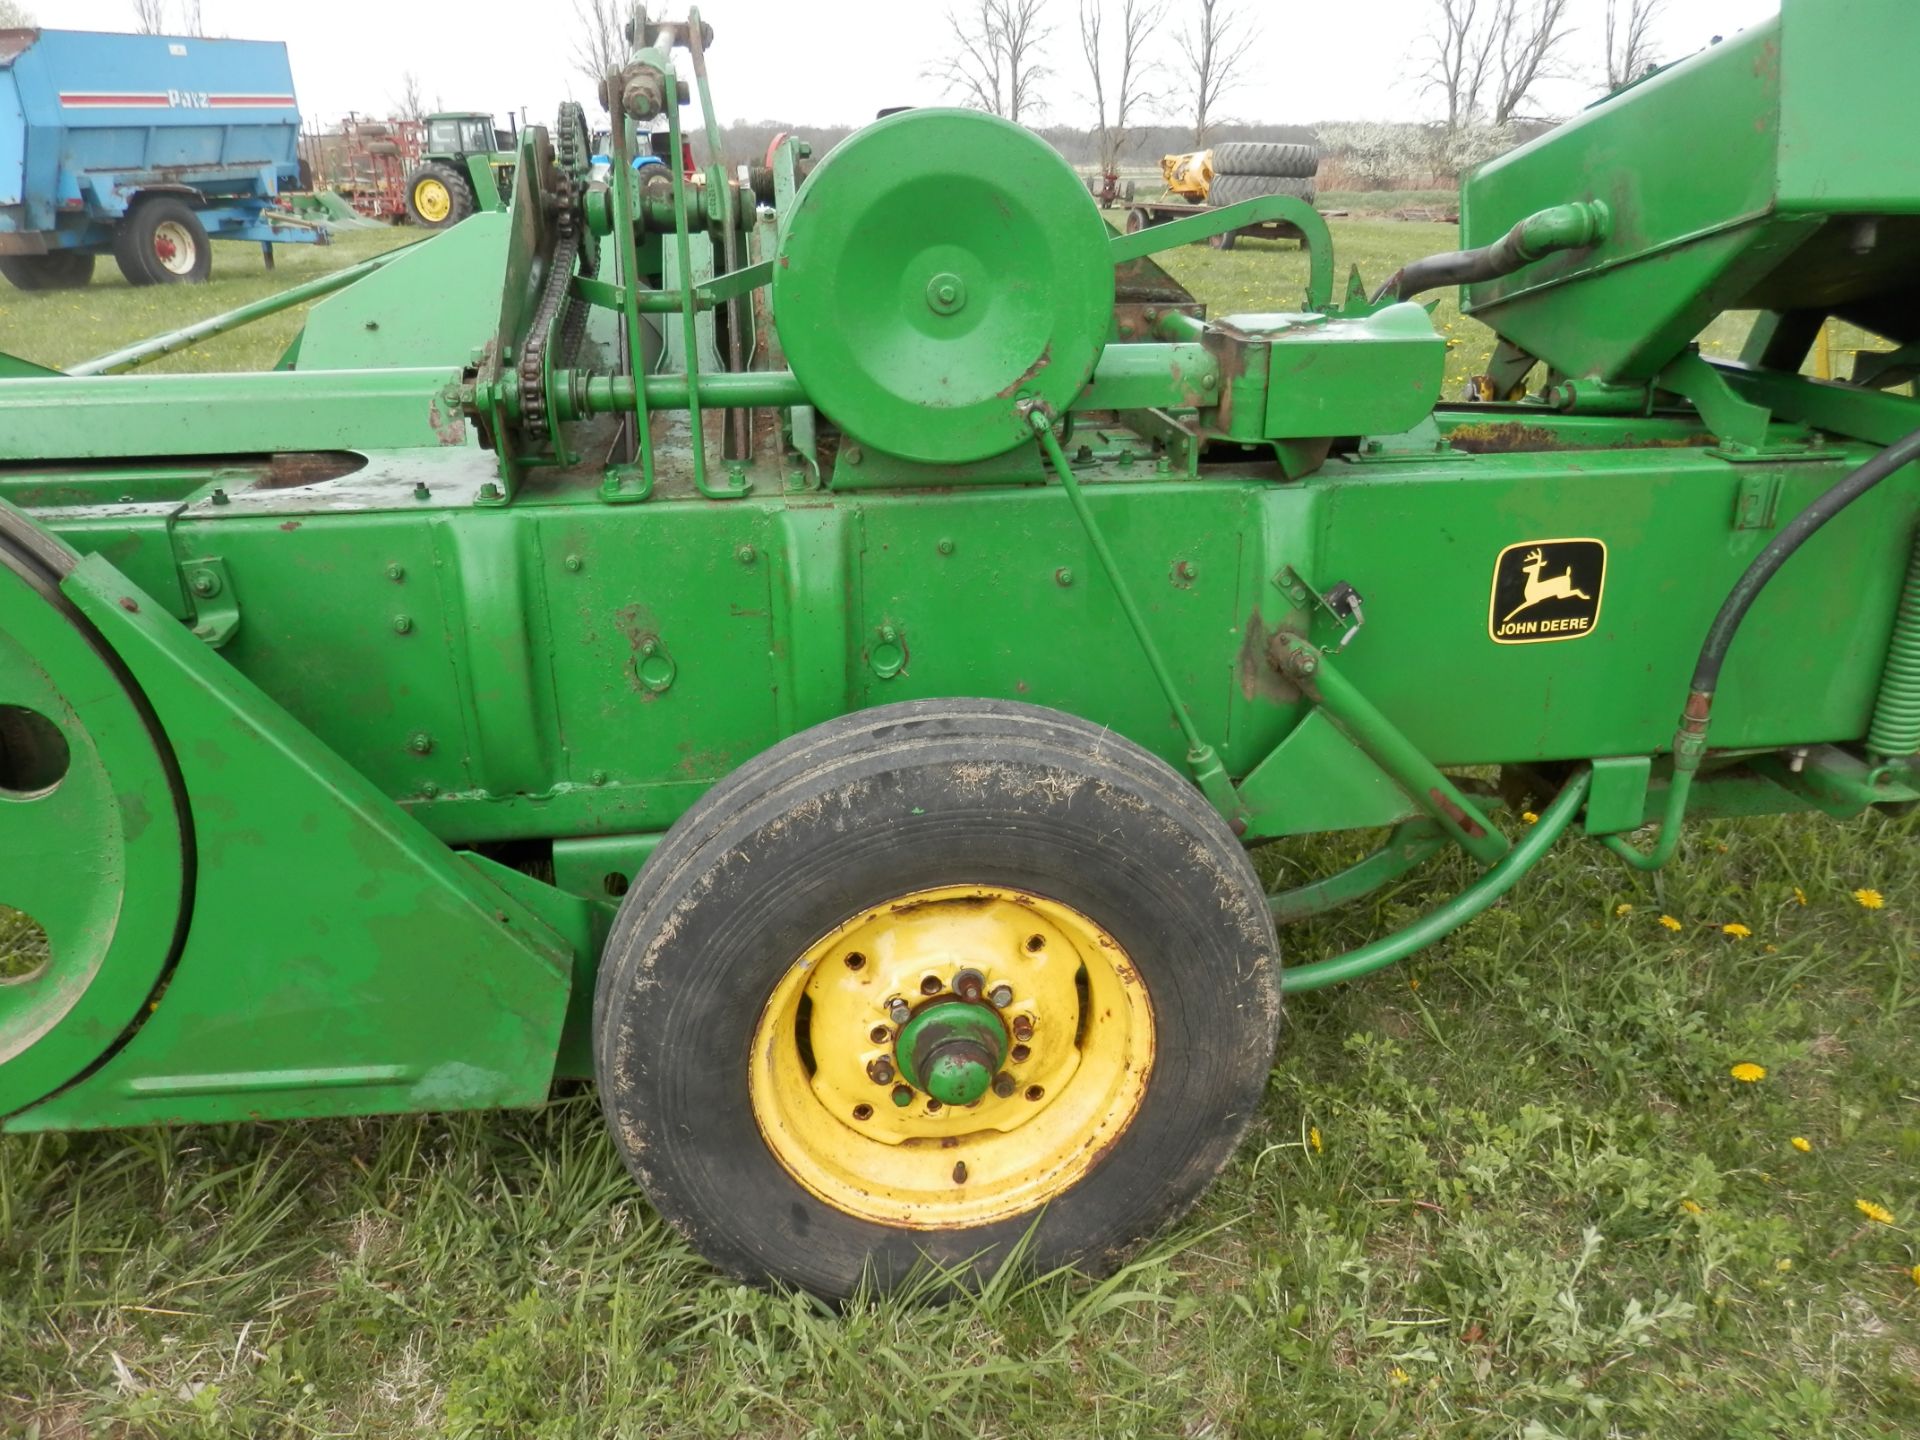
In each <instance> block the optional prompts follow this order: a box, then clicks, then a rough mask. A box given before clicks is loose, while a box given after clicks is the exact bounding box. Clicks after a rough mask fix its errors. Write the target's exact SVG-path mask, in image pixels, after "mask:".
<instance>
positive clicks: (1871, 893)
mask: <svg viewBox="0 0 1920 1440" xmlns="http://www.w3.org/2000/svg"><path fill="white" fill-rule="evenodd" d="M1853 899H1854V903H1855V904H1857V905H1858V906H1859V907H1860V908H1861V909H1862V910H1878V909H1879V908H1880V907H1881V906H1883V905H1885V904H1886V903H1887V897H1886V896H1884V895H1882V894H1881V893H1880V892H1879V891H1878V890H1856V891H1854V892H1853Z"/></svg>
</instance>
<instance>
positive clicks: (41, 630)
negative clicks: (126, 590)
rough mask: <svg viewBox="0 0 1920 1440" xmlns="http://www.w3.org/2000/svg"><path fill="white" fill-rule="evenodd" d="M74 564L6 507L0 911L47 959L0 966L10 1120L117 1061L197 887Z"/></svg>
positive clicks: (140, 713)
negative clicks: (80, 603) (34, 936)
mask: <svg viewBox="0 0 1920 1440" xmlns="http://www.w3.org/2000/svg"><path fill="white" fill-rule="evenodd" d="M73 564H74V556H73V554H72V552H70V551H68V550H66V549H65V548H64V547H62V546H60V545H59V544H58V543H57V542H55V541H52V540H51V539H49V537H47V536H46V535H45V533H44V532H42V531H39V530H37V529H35V528H34V527H33V526H32V525H31V523H29V522H28V521H26V520H25V519H23V518H22V517H20V516H19V515H18V514H17V513H15V512H12V511H9V510H7V509H6V508H5V507H4V506H0V905H5V906H7V907H9V908H11V909H13V910H17V911H20V912H22V913H23V914H25V915H26V916H27V917H28V918H29V919H30V920H32V921H33V922H34V923H35V925H36V926H37V927H38V930H39V931H41V932H44V934H45V937H46V943H45V951H44V954H40V953H39V952H38V949H37V947H36V950H35V952H34V953H33V954H31V955H25V954H23V953H22V952H20V951H18V950H15V951H14V953H11V954H6V955H0V1115H6V1114H9V1113H11V1112H13V1111H15V1110H18V1109H20V1108H22V1107H23V1106H26V1105H29V1104H32V1103H33V1102H34V1101H35V1100H38V1099H40V1098H42V1097H43V1096H45V1095H48V1094H50V1093H51V1092H53V1091H54V1090H57V1089H58V1088H59V1087H60V1086H62V1085H64V1084H66V1083H67V1082H68V1081H70V1080H72V1079H73V1078H74V1077H75V1076H77V1075H79V1074H80V1073H81V1072H82V1071H84V1070H86V1069H87V1068H88V1067H89V1066H91V1065H92V1064H93V1063H94V1062H95V1061H97V1060H98V1059H100V1058H101V1057H102V1056H104V1055H105V1054H107V1053H109V1052H110V1051H111V1050H112V1048H113V1047H114V1046H115V1044H116V1043H117V1042H118V1040H119V1039H120V1037H121V1036H122V1035H123V1034H124V1033H125V1032H126V1031H127V1029H128V1028H129V1027H130V1026H131V1025H133V1024H134V1023H135V1022H136V1021H137V1020H138V1019H139V1018H140V1016H141V1015H142V1014H143V1012H144V1010H145V1008H146V1006H147V1005H148V1003H149V1001H150V1000H151V999H152V997H153V995H154V991H155V989H156V987H157V986H158V985H159V984H160V982H161V980H162V978H163V977H164V975H165V973H166V968H167V965H168V964H169V962H170V960H171V959H172V957H173V955H174V953H175V950H176V947H177V944H178V939H179V931H180V929H181V919H182V915H183V913H184V909H185V906H186V903H187V890H188V885H189V876H190V872H191V841H190V839H189V837H188V834H187V829H186V825H185V823H184V817H185V815H186V813H187V812H186V806H185V803H184V800H183V798H182V796H181V792H180V782H179V777H178V774H177V772H176V770H175V767H174V763H173V755H172V750H171V748H170V747H169V746H168V744H167V742H166V739H165V737H164V736H163V735H162V734H161V733H160V731H159V727H158V725H157V724H156V722H155V720H154V718H153V715H152V712H151V711H150V709H149V708H148V706H147V703H146V701H145V699H144V698H143V697H142V696H141V694H140V692H139V689H138V687H137V686H135V684H134V682H133V680H132V678H131V677H130V676H129V675H128V674H127V672H126V670H125V667H124V666H122V665H121V664H120V662H119V660H118V659H117V658H116V657H115V655H114V653H113V651H112V649H111V648H110V647H109V646H108V645H107V643H106V641H105V640H104V639H103V638H102V637H101V635H100V633H99V632H98V631H97V630H96V629H95V628H94V627H93V626H92V625H91V624H90V623H89V622H88V621H87V620H86V619H85V617H83V616H82V615H81V613H80V612H79V610H78V609H76V608H75V607H74V606H73V604H72V603H71V602H70V601H69V600H68V599H67V598H66V596H65V595H63V594H62V592H61V590H60V582H61V580H62V578H63V577H64V576H65V574H66V573H67V572H68V571H69V570H70V569H71V568H72V566H73Z"/></svg>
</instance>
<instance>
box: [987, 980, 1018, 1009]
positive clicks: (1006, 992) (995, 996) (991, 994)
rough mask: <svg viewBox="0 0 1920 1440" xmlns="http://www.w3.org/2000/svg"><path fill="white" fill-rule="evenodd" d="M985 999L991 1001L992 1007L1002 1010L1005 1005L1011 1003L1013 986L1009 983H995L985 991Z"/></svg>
mask: <svg viewBox="0 0 1920 1440" xmlns="http://www.w3.org/2000/svg"><path fill="white" fill-rule="evenodd" d="M987 999H988V1000H990V1001H992V1002H993V1008H994V1009H996V1010H1004V1009H1006V1008H1007V1006H1009V1005H1011V1004H1013V987H1012V986H1011V985H996V986H994V987H993V989H991V990H989V991H988V992H987Z"/></svg>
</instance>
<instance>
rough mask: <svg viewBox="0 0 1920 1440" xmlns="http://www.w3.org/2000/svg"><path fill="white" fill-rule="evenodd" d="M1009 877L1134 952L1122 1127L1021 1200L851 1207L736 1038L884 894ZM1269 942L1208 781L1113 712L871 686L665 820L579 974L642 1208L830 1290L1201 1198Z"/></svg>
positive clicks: (1139, 1225)
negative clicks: (753, 1081) (1102, 717)
mask: <svg viewBox="0 0 1920 1440" xmlns="http://www.w3.org/2000/svg"><path fill="white" fill-rule="evenodd" d="M953 883H979V884H1008V885H1015V886H1019V887H1022V888H1024V889H1027V890H1029V891H1037V892H1039V893H1042V894H1045V895H1047V896H1049V897H1051V898H1053V899H1056V900H1059V901H1061V902H1064V903H1066V904H1069V905H1073V906H1075V907H1077V908H1078V909H1080V910H1081V912H1082V913H1084V914H1085V915H1087V916H1088V917H1089V918H1090V919H1091V920H1092V921H1093V922H1094V923H1095V924H1097V925H1099V926H1101V927H1102V928H1103V929H1105V930H1106V931H1107V932H1108V933H1110V934H1111V935H1112V936H1113V937H1114V938H1115V939H1116V940H1117V941H1118V942H1119V943H1120V945H1121V946H1122V947H1123V948H1124V949H1125V950H1126V951H1127V953H1128V955H1129V957H1130V958H1131V960H1132V962H1133V964H1134V967H1135V969H1136V971H1137V972H1138V974H1139V976H1140V979H1141V980H1142V981H1143V983H1144V984H1145V986H1146V989H1147V992H1148V994H1149V996H1150V997H1151V1002H1152V1006H1153V1013H1154V1032H1155V1037H1156V1039H1155V1054H1154V1061H1153V1069H1152V1071H1151V1074H1150V1078H1149V1081H1148V1085H1147V1089H1146V1093H1145V1094H1144V1096H1143V1097H1142V1099H1141V1101H1140V1108H1139V1110H1138V1111H1137V1112H1136V1114H1135V1116H1134V1118H1133V1120H1132V1122H1131V1124H1130V1125H1129V1126H1128V1128H1127V1129H1126V1130H1124V1131H1122V1132H1121V1133H1120V1134H1119V1136H1118V1137H1117V1138H1116V1139H1115V1140H1114V1141H1113V1142H1112V1143H1111V1145H1110V1147H1109V1149H1108V1151H1107V1153H1106V1154H1105V1155H1104V1156H1103V1157H1102V1158H1101V1159H1100V1160H1099V1161H1098V1162H1097V1164H1096V1165H1095V1166H1094V1168H1093V1169H1091V1170H1090V1171H1089V1172H1088V1173H1087V1174H1086V1175H1084V1176H1083V1177H1082V1178H1081V1179H1080V1180H1079V1181H1078V1182H1077V1183H1075V1184H1073V1185H1072V1186H1070V1187H1069V1188H1068V1189H1066V1190H1064V1191H1062V1192H1060V1193H1058V1194H1056V1195H1055V1196H1054V1197H1053V1198H1052V1200H1051V1202H1050V1203H1049V1204H1048V1205H1046V1206H1045V1207H1044V1209H1043V1210H1042V1211H1040V1212H1039V1213H1037V1214H1036V1213H1027V1214H1024V1215H1019V1216H1014V1217H1011V1218H1008V1219H1005V1220H1001V1221H996V1222H994V1223H991V1224H986V1225H980V1226H974V1227H969V1228H964V1229H948V1230H914V1229H908V1228H904V1227H900V1228H896V1227H893V1226H888V1225H884V1224H880V1223H876V1222H874V1221H871V1220H867V1219H864V1218H860V1217H856V1216H852V1215H849V1214H847V1213H845V1212H843V1211H841V1210H838V1209H836V1208H834V1207H832V1206H830V1205H828V1204H827V1203H825V1202H823V1201H822V1200H820V1199H818V1198H817V1197H816V1196H815V1195H814V1194H813V1193H812V1192H811V1191H809V1190H807V1189H805V1188H803V1187H802V1186H801V1185H800V1184H799V1183H798V1182H797V1181H796V1180H795V1179H793V1177H792V1176H791V1175H790V1174H789V1173H788V1172H787V1170H786V1169H785V1168H784V1167H783V1166H782V1165H781V1163H780V1162H779V1160H778V1159H776V1158H775V1156H774V1154H773V1153H772V1151H771V1150H770V1149H769V1148H768V1146H767V1144H766V1143H765V1141H764V1140H763V1139H762V1138H761V1135H760V1131H759V1128H758V1126H757V1124H756V1122H755V1120H754V1117H753V1112H752V1108H751V1104H750V1100H749V1096H748V1082H747V1076H748V1068H749V1049H750V1045H751V1040H752V1036H753V1033H754V1029H755V1026H756V1024H757V1023H758V1020H759V1017H760V1014H761V1011H762V1010H763V1008H764V1006H765V1003H766V1000H767V998H768V996H769V995H770V994H771V993H772V991H773V988H774V987H775V985H776V984H777V982H778V981H779V980H780V979H781V978H782V976H783V975H785V974H786V973H787V971H788V969H789V967H790V966H791V965H792V964H793V962H794V961H795V959H796V958H797V957H798V956H800V955H801V954H802V953H803V952H804V951H805V950H806V949H807V948H808V947H809V946H811V945H812V944H814V943H816V942H817V941H818V940H819V938H820V937H821V936H823V935H825V934H827V933H829V932H830V931H831V930H832V929H833V928H834V927H835V926H837V925H839V924H841V923H842V922H844V921H845V920H847V919H848V918H849V917H851V916H854V915H857V914H858V913H859V912H860V911H861V910H862V909H865V908H866V907H867V906H869V905H870V904H872V903H874V902H875V901H877V900H880V899H883V898H891V897H893V896H897V895H900V894H902V893H903V892H907V891H912V890H917V889H921V888H926V887H931V886H936V885H944V884H953ZM1277 951H1278V943H1277V941H1276V940H1275V938H1274V931H1273V923H1272V919H1271V917H1270V914H1269V912H1268V908H1267V903H1266V897H1265V895H1264V894H1263V892H1262V890H1261V886H1260V882H1259V880H1258V879H1257V878H1256V876H1255V875H1254V871H1253V867H1252V865H1251V863H1250V862H1249V861H1248V859H1247V856H1246V853H1245V851H1244V850H1243V849H1242V848H1241V846H1240V845H1239V843H1238V842H1237V841H1236V840H1235V839H1234V837H1233V835H1232V834H1231V833H1230V832H1229V831H1228V829H1227V827H1226V825H1225V823H1224V822H1223V821H1222V820H1221V819H1220V817H1219V816H1218V815H1217V814H1216V813H1215V812H1214V811H1213V810H1212V809H1211V807H1209V806H1208V805H1207V804H1206V803H1205V801H1204V800H1203V799H1202V798H1201V796H1200V794H1199V792H1198V791H1197V790H1195V789H1194V787H1193V786H1192V785H1191V784H1189V783H1188V782H1187V781H1186V780H1184V779H1182V778H1181V777H1180V776H1179V775H1177V774H1176V773H1174V771H1173V770H1172V769H1171V768H1170V767H1169V766H1168V765H1167V764H1166V763H1165V762H1163V761H1161V760H1159V759H1157V758H1156V757H1154V756H1152V755H1149V754H1148V753H1147V752H1146V751H1144V750H1142V749H1140V748H1139V747H1138V746H1136V745H1134V744H1133V743H1131V742H1130V741H1127V740H1124V739H1121V738H1120V737H1118V736H1116V735H1115V734H1114V733H1113V732H1112V731H1110V730H1107V729H1103V728H1101V727H1099V726H1096V725H1090V724H1088V723H1087V722H1086V721H1084V720H1080V719H1077V718H1075V717H1073V716H1069V715H1065V714H1062V713H1060V712H1058V711H1053V710H1045V709H1041V708H1039V707H1037V706H1031V705H1018V704H1011V703H1007V702H1002V701H990V700H927V701H913V702H909V703H905V704H898V705H886V706H882V707H879V708H878V709H874V710H867V711H861V712H858V713H856V714H853V715H848V716H844V717H842V718H840V719H837V720H831V721H828V722H827V723H825V724H823V725H818V726H816V727H814V728H813V729H811V730H808V731H805V732H803V733H801V734H799V735H796V736H794V737H793V738H791V739H790V740H787V741H785V742H783V743H782V744H780V745H777V746H775V747H774V748H773V749H771V750H769V751H767V752H766V753H765V754H763V755H761V756H759V757H758V758H757V759H755V760H753V761H751V762H749V763H748V764H746V765H744V766H742V767H741V768H740V769H739V770H737V771H735V772H734V773H733V774H732V775H731V776H729V777H728V778H727V779H726V780H725V781H723V782H721V784H719V785H717V786H715V787H714V789H713V790H711V791H710V792H708V794H707V795H706V796H705V797H704V798H703V799H702V800H701V801H700V802H699V803H698V804H697V805H695V806H694V808H693V809H692V810H690V811H688V812H687V814H686V815H685V816H684V817H683V818H682V819H681V820H680V822H679V823H678V824H676V825H675V826H674V827H673V829H672V830H670V831H669V832H668V834H667V836H666V838H665V839H664V840H663V841H662V842H661V844H660V847H659V849H658V850H657V851H656V852H655V853H654V855H653V858H652V859H651V860H650V861H649V862H648V864H647V866H646V868H645V869H644V870H643V871H642V872H641V874H640V876H639V878H638V880H637V881H636V882H635V883H634V884H633V887H632V888H631V889H630V890H629V891H628V892H627V896H626V899H625V900H624V901H623V903H622V904H621V907H620V913H619V915H618V917H617V918H616V919H615V921H614V926H613V932H612V934H611V935H610V936H609V938H608V940H607V946H606V950H605V953H604V956H603V958H602V962H601V966H600V975H599V981H598V987H597V989H596V992H595V996H594V1019H593V1034H594V1063H595V1070H596V1074H597V1076H598V1079H599V1085H600V1097H601V1104H602V1105H603V1107H604V1108H605V1110H606V1114H607V1120H608V1124H609V1126H610V1127H611V1129H612V1132H613V1137H614V1141H615V1143H616V1144H617V1146H618V1147H619V1149H620V1152H621V1155H622V1156H623V1157H624V1158H625V1160H626V1163H627V1166H628V1168H629V1169H630V1170H631V1171H632V1173H633V1175H634V1178H635V1179H636V1180H637V1181H638V1182H639V1183H640V1185H641V1186H642V1187H643V1188H644V1189H645V1190H646V1192H647V1194H648V1196H649V1197H650V1199H651V1200H652V1202H653V1204H654V1205H655V1207H656V1208H657V1209H658V1210H659V1211H660V1213H661V1214H662V1215H663V1216H665V1217H666V1218H667V1219H668V1220H669V1221H671V1222H672V1223H673V1225H674V1226H675V1227H676V1228H678V1229H679V1230H680V1232H681V1233H682V1234H684V1235H685V1236H686V1237H687V1239H688V1241H689V1242H690V1243H691V1244H692V1245H693V1246H694V1248H695V1249H697V1250H698V1251H699V1252H700V1253H701V1254H703V1255H705V1256H706V1257H707V1258H708V1259H709V1260H710V1261H712V1262H713V1263H714V1264H715V1265H717V1266H718V1267H719V1268H720V1269H722V1270H724V1271H726V1272H728V1273H730V1274H732V1275H734V1276H737V1277H739V1278H741V1279H745V1280H748V1281H750V1282H754V1283H769V1282H773V1283H784V1284H790V1285H794V1286H797V1287H800V1288H802V1289H805V1290H809V1291H812V1292H813V1293H815V1294H817V1295H821V1296H824V1297H826V1298H829V1299H836V1300H837V1299H844V1298H846V1297H847V1296H849V1295H851V1294H852V1293H854V1291H855V1290H856V1289H857V1288H858V1287H860V1286H861V1284H862V1283H863V1280H864V1281H865V1282H866V1283H868V1284H870V1285H871V1286H873V1287H874V1288H875V1289H877V1290H879V1291H882V1292H884V1291H888V1290H891V1289H894V1288H897V1287H898V1286H900V1285H901V1284H902V1282H904V1281H905V1280H907V1279H908V1277H909V1276H911V1275H912V1274H913V1273H914V1271H915V1269H916V1267H917V1266H919V1265H920V1264H922V1263H923V1261H924V1260H928V1259H930V1260H932V1261H934V1262H936V1263H938V1264H940V1265H942V1266H948V1267H954V1269H955V1270H956V1271H957V1272H958V1273H959V1274H960V1275H961V1276H963V1277H966V1276H971V1277H972V1278H973V1279H976V1280H977V1279H979V1278H983V1277H985V1276H986V1275H988V1274H990V1273H991V1272H992V1271H993V1270H994V1269H995V1268H996V1267H997V1266H998V1265H999V1264H1000V1263H1001V1262H1002V1261H1003V1260H1004V1259H1005V1258H1006V1256H1007V1255H1008V1253H1009V1251H1010V1250H1011V1249H1012V1247H1014V1246H1015V1245H1016V1244H1017V1243H1018V1242H1019V1241H1020V1240H1021V1238H1022V1237H1023V1236H1024V1235H1027V1234H1028V1233H1029V1232H1031V1234H1032V1242H1031V1249H1030V1250H1029V1252H1028V1254H1027V1262H1028V1263H1030V1264H1031V1265H1032V1266H1034V1267H1035V1268H1036V1269H1040V1270H1045V1269H1049V1268H1052V1267H1056V1266H1059V1265H1063V1264H1078V1265H1080V1266H1081V1267H1083V1268H1085V1269H1087V1270H1089V1271H1091V1272H1094V1273H1104V1272H1107V1271H1110V1270H1111V1269H1113V1268H1114V1267H1115V1266H1116V1265H1118V1264H1119V1263H1120V1262H1121V1260H1122V1259H1123V1258H1124V1257H1125V1255H1126V1253H1127V1251H1128V1250H1129V1249H1130V1248H1131V1247H1132V1246H1133V1245H1134V1244H1135V1243H1136V1242H1138V1241H1139V1240H1141V1239H1143V1238H1144V1237H1146V1236H1148V1235H1150V1234H1151V1233H1153V1232H1154V1231H1156V1230H1157V1229H1159V1228H1160V1227H1161V1226H1163V1225H1165V1224H1166V1223H1168V1222H1169V1221H1171V1220H1173V1219H1175V1218H1176V1217H1178V1216H1180V1215H1181V1214H1183V1213H1185V1211H1186V1210H1187V1209H1188V1208H1189V1207H1190V1206H1191V1205H1192V1204H1193V1203H1194V1202H1195V1201H1196V1200H1197V1199H1198V1198H1199V1196H1200V1194H1201V1193H1202V1192H1203V1191H1204V1190H1205V1189H1206V1187H1207V1185H1208V1184H1209V1183H1210V1182H1211V1181H1212V1179H1213V1177H1214V1176H1215V1175H1216V1174H1217V1173H1218V1171H1219V1170H1220V1168H1221V1167H1222V1166H1223V1165H1224V1164H1225V1163H1226V1161H1227V1159H1228V1157H1229V1156H1231V1155H1232V1153H1233V1151H1234V1148H1235V1147H1236V1146H1237V1145H1238V1144H1239V1142H1240V1139H1241V1137H1242V1135H1243V1134H1244V1133H1245V1131H1246V1129H1247V1127H1248V1125H1249V1124H1250V1123H1251V1122H1252V1120H1253V1118H1254V1115H1255V1113H1256V1111H1257V1110H1258V1108H1259V1105H1260V1100H1261V1096H1262V1094H1263V1091H1264V1088H1265V1085H1266V1078H1267V1073H1268V1070H1269V1069H1270V1067H1271V1065H1272V1059H1273V1049H1274V1044H1275V1041H1276V1037H1277V1032H1278V1020H1279V1015H1280V991H1279V961H1278V953H1277Z"/></svg>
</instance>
